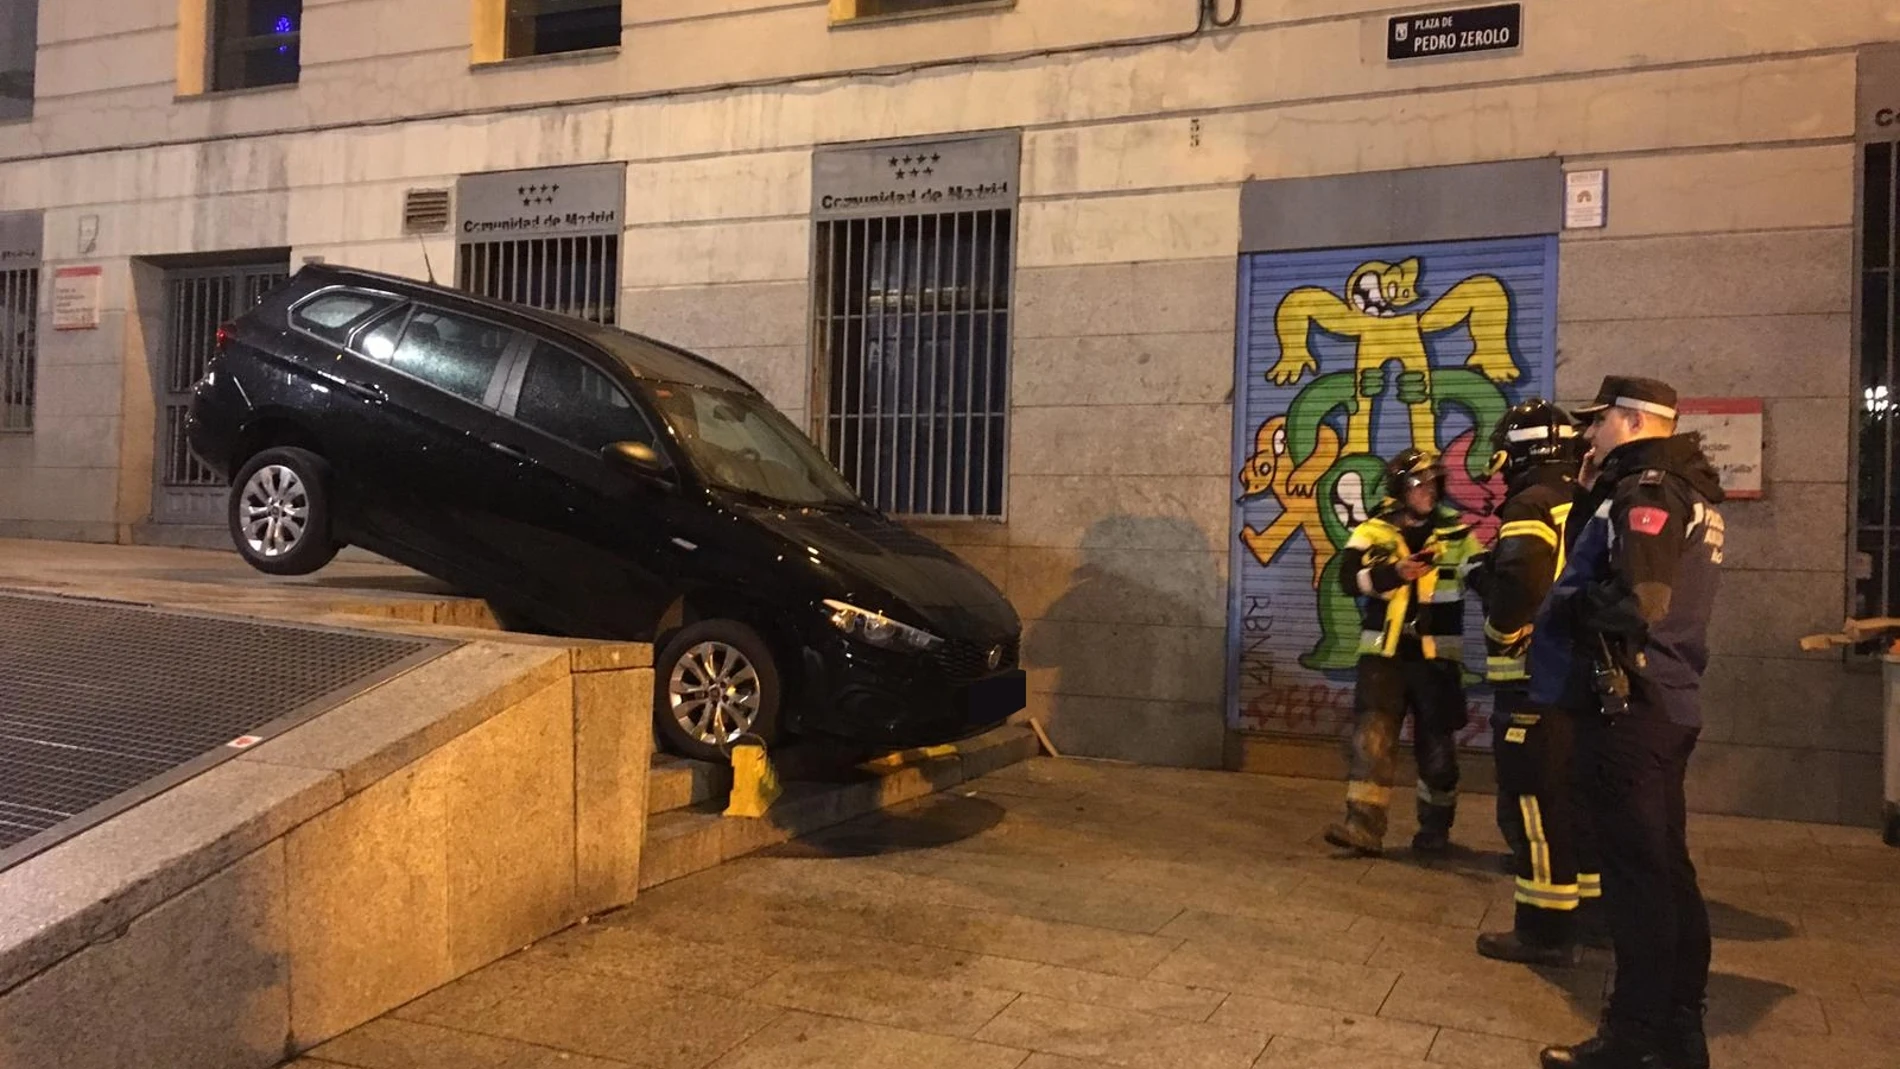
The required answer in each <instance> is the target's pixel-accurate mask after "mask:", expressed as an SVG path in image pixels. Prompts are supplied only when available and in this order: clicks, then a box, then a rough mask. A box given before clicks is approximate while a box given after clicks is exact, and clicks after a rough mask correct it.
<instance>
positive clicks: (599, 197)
mask: <svg viewBox="0 0 1900 1069" xmlns="http://www.w3.org/2000/svg"><path fill="white" fill-rule="evenodd" d="M626 204H627V169H626V167H625V165H623V164H618V163H609V164H600V165H597V166H588V167H550V168H545V169H542V170H535V171H497V172H493V173H490V174H470V175H463V176H462V177H461V178H460V179H459V180H457V181H456V183H455V236H456V238H457V240H460V241H463V242H470V241H510V240H514V239H517V238H570V237H589V236H601V235H609V234H619V233H620V232H622V231H623V230H625V229H626V221H625V219H626V212H625V209H626Z"/></svg>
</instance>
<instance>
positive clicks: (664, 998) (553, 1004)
mask: <svg viewBox="0 0 1900 1069" xmlns="http://www.w3.org/2000/svg"><path fill="white" fill-rule="evenodd" d="M455 989H463V990H461V991H460V992H459V994H449V993H450V992H454V991H455ZM441 993H442V994H445V995H446V996H447V997H445V998H444V999H442V1000H437V999H436V998H435V996H434V995H431V996H427V997H425V998H423V999H422V1000H420V1001H418V1002H416V1003H411V1004H410V1006H409V1007H406V1008H404V1009H403V1010H399V1011H397V1015H398V1016H400V1017H403V1018H406V1019H409V1020H418V1021H422V1022H423V1023H426V1024H435V1025H440V1026H443V1027H447V1028H456V1029H460V1030H463V1031H470V1032H479V1033H481V1034H484V1035H489V1036H496V1037H500V1038H504V1039H516V1040H520V1041H522V1042H525V1043H532V1044H537V1045H540V1046H546V1047H555V1048H558V1049H560V1050H565V1051H572V1052H574V1053H576V1054H588V1055H592V1056H594V1057H598V1058H609V1059H618V1060H621V1061H627V1062H633V1063H636V1064H639V1065H642V1066H648V1067H651V1069H700V1067H701V1066H704V1065H705V1064H706V1063H708V1062H710V1061H712V1060H713V1059H714V1058H717V1057H719V1055H721V1054H722V1053H724V1052H725V1051H727V1050H729V1049H730V1048H732V1047H733V1046H736V1045H737V1044H738V1043H739V1042H740V1041H741V1040H744V1039H745V1038H746V1037H747V1036H750V1035H751V1034H752V1033H754V1032H756V1031H757V1030H758V1029H759V1028H760V1027H762V1026H764V1025H765V1024H766V1023H767V1022H768V1021H770V1020H771V1019H772V1018H773V1017H775V1016H777V1011H775V1010H774V1011H769V1012H761V1007H760V1006H758V1005H757V1004H756V1003H754V1002H752V1001H751V1000H749V999H740V998H722V997H719V996H716V995H708V994H704V993H700V992H686V991H678V990H674V989H672V988H666V987H659V986H656V985H653V984H643V983H637V982H634V981H626V980H616V981H614V982H612V983H601V982H600V978H599V977H597V976H593V975H589V974H586V973H581V972H575V971H571V970H567V969H549V968H542V967H538V966H533V965H526V964H521V963H518V962H513V961H501V962H498V963H496V964H494V965H491V966H489V967H488V968H486V969H482V970H481V971H479V972H477V973H475V974H474V975H472V976H470V977H469V978H467V979H465V980H462V981H459V982H457V983H455V984H451V985H449V988H447V989H445V990H444V992H441ZM687 1022H690V1025H691V1026H690V1027H682V1025H683V1024H685V1023H687Z"/></svg>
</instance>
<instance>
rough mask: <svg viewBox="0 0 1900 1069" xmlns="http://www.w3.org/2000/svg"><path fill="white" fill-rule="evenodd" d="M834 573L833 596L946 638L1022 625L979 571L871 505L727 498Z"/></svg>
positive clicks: (994, 633) (990, 634)
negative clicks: (804, 505) (768, 503)
mask: <svg viewBox="0 0 1900 1069" xmlns="http://www.w3.org/2000/svg"><path fill="white" fill-rule="evenodd" d="M728 504H729V505H730V506H731V507H732V509H733V511H735V512H737V513H739V514H740V515H742V516H745V517H746V518H747V519H749V520H751V521H752V522H754V523H756V524H758V525H759V526H760V527H762V528H764V529H765V530H767V531H768V532H770V533H771V534H772V535H774V536H775V537H777V538H779V539H781V540H783V541H784V542H786V543H787V544H788V545H790V546H792V547H794V548H795V549H797V550H798V552H799V553H800V554H801V555H803V556H806V557H808V558H810V559H812V560H813V561H814V565H815V566H816V567H817V568H819V569H820V570H822V571H826V572H829V573H830V574H831V575H832V576H834V577H836V579H837V580H839V582H840V585H841V589H839V590H838V592H837V594H836V595H835V596H838V597H841V598H842V599H843V600H846V601H849V602H850V603H851V604H853V605H856V606H857V607H859V608H861V609H868V610H871V611H873V612H882V613H886V614H889V615H891V616H892V617H893V618H895V619H898V620H901V621H903V622H905V623H911V624H918V625H921V626H925V627H929V628H931V629H932V630H935V631H938V632H940V633H942V634H943V635H944V637H946V638H948V637H956V638H975V639H982V640H993V639H996V638H1001V637H1003V636H1005V635H1008V636H1013V635H1015V634H1016V633H1017V631H1018V630H1019V629H1020V627H1021V621H1020V620H1019V619H1018V617H1017V614H1016V610H1015V608H1014V607H1013V606H1011V605H1010V603H1009V599H1008V598H1006V597H1004V596H1003V592H1002V591H1000V590H998V589H996V586H995V584H993V583H991V582H990V581H989V580H988V579H987V578H985V577H984V575H983V573H981V572H979V571H977V570H976V569H975V568H972V567H971V566H970V565H968V564H966V563H964V561H963V560H962V559H961V558H959V557H957V556H956V555H955V554H953V553H951V552H950V551H949V550H947V549H944V548H943V547H942V546H940V545H938V544H937V543H935V542H932V541H931V540H930V539H928V538H925V537H924V536H922V535H920V534H918V533H916V532H915V531H912V530H911V529H909V528H907V527H904V526H903V525H901V524H898V523H896V522H894V521H892V520H889V519H886V518H884V517H882V516H879V515H877V514H875V513H872V512H868V511H857V510H844V509H798V508H790V507H785V508H771V507H762V506H757V505H748V504H743V503H739V502H736V501H735V502H728Z"/></svg>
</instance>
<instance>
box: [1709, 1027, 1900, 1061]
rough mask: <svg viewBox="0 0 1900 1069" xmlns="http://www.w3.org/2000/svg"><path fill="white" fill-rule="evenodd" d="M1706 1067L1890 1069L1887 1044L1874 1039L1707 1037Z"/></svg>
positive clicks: (1891, 1053)
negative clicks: (1707, 1065)
mask: <svg viewBox="0 0 1900 1069" xmlns="http://www.w3.org/2000/svg"><path fill="white" fill-rule="evenodd" d="M1709 1063H1710V1064H1711V1065H1719V1066H1721V1067H1722V1069H1821V1067H1825V1069H1893V1065H1894V1050H1893V1043H1892V1041H1891V1040H1886V1039H1881V1038H1879V1037H1878V1036H1834V1035H1829V1036H1791V1035H1778V1034H1776V1033H1774V1032H1761V1033H1756V1034H1753V1035H1749V1036H1711V1037H1710V1038H1709Z"/></svg>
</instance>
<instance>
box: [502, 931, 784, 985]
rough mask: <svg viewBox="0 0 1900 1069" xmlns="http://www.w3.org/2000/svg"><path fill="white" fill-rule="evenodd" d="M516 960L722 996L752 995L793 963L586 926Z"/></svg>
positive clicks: (750, 951)
mask: <svg viewBox="0 0 1900 1069" xmlns="http://www.w3.org/2000/svg"><path fill="white" fill-rule="evenodd" d="M513 960H515V961H517V962H521V963H524V964H532V965H541V966H548V967H553V968H564V969H574V970H578V971H581V972H586V973H593V974H596V975H599V976H602V977H612V978H614V979H619V980H634V981H638V982H641V983H648V984H658V985H662V986H667V987H674V988H679V989H681V990H685V991H708V992H712V993H714V994H720V993H725V992H739V991H746V990H749V989H750V988H751V987H753V986H754V985H755V984H757V983H758V982H759V980H760V979H761V978H762V977H766V976H770V975H771V974H772V973H774V972H776V971H778V970H779V969H782V968H784V967H785V966H786V965H787V964H789V963H790V960H791V959H789V958H787V957H784V956H781V955H777V954H772V953H769V952H766V951H763V950H760V949H758V948H756V947H753V946H748V945H746V944H745V943H743V942H740V943H717V942H701V941H697V940H692V939H686V938H683V937H681V936H679V935H675V934H672V933H670V932H664V931H655V930H651V929H647V928H622V927H604V926H600V925H585V926H582V927H578V928H571V929H569V930H568V931H566V932H563V933H561V934H560V935H557V936H554V937H553V938H551V939H546V940H543V941H542V942H540V943H537V944H535V945H534V946H532V947H530V948H528V949H527V950H524V951H522V952H520V953H519V954H517V955H515V957H514V959H513Z"/></svg>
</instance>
